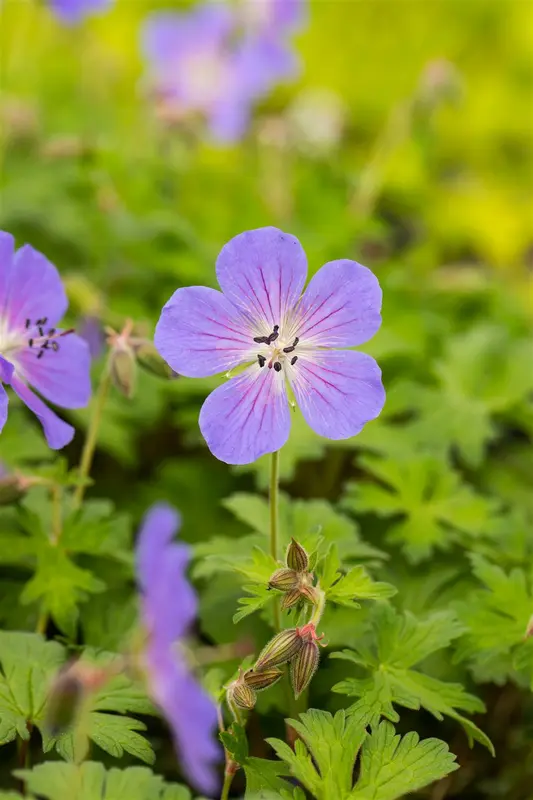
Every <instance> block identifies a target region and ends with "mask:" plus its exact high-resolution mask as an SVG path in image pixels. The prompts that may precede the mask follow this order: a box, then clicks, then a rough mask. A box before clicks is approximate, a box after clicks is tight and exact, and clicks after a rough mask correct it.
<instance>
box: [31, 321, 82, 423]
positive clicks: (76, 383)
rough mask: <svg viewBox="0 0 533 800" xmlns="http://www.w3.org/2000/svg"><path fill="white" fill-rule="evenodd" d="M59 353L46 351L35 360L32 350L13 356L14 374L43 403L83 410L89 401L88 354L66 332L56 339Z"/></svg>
mask: <svg viewBox="0 0 533 800" xmlns="http://www.w3.org/2000/svg"><path fill="white" fill-rule="evenodd" d="M58 344H59V350H58V351H57V352H55V351H53V350H46V351H45V352H44V355H43V357H42V358H37V353H38V351H37V350H36V349H35V348H30V347H25V348H24V349H23V350H19V351H18V352H17V354H16V366H17V373H18V374H20V375H21V376H22V377H23V378H24V380H25V381H27V382H28V383H31V385H32V386H33V387H34V388H35V389H37V391H38V392H39V393H40V394H42V395H43V397H44V398H46V400H49V401H50V402H51V403H54V404H55V405H58V406H62V407H63V408H84V407H85V406H86V405H88V403H89V400H90V399H91V375H90V368H91V355H90V353H89V346H88V344H87V342H86V341H84V340H83V339H82V338H81V337H80V336H76V334H73V333H70V334H68V336H64V337H60V338H59V339H58Z"/></svg>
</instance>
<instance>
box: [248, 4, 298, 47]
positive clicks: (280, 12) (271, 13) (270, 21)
mask: <svg viewBox="0 0 533 800" xmlns="http://www.w3.org/2000/svg"><path fill="white" fill-rule="evenodd" d="M306 11H307V2H306V0H243V1H242V4H241V14H242V17H243V21H244V25H245V26H246V28H247V29H248V30H249V31H250V32H251V33H255V34H259V35H261V36H271V37H276V38H277V37H279V36H280V35H283V34H285V33H293V32H294V31H296V30H298V29H299V28H301V27H302V25H303V23H304V21H305V18H306Z"/></svg>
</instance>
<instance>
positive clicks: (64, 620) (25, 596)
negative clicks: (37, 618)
mask: <svg viewBox="0 0 533 800" xmlns="http://www.w3.org/2000/svg"><path fill="white" fill-rule="evenodd" d="M104 589H105V584H104V583H102V581H100V580H98V578H96V577H95V576H94V575H93V573H92V572H90V571H89V570H87V569H82V568H81V567H78V566H77V565H76V564H75V563H74V562H73V561H72V560H71V559H70V558H69V557H68V555H67V554H66V552H65V551H64V549H63V546H62V545H57V546H54V545H52V544H50V543H48V542H47V543H45V544H44V545H43V546H42V547H41V548H40V549H39V551H38V553H37V567H36V571H35V574H34V575H33V578H31V579H30V580H29V581H28V583H27V584H26V586H25V587H24V590H23V591H22V594H21V596H20V601H21V603H24V604H29V603H35V602H40V603H41V610H42V611H44V612H47V613H49V614H50V615H51V616H52V619H53V620H54V622H55V623H56V624H57V626H58V627H59V628H60V629H61V630H62V631H64V632H65V633H66V634H68V635H69V636H70V637H72V638H74V637H75V635H76V623H77V621H78V605H79V603H80V602H83V601H85V600H87V598H88V595H89V594H92V593H94V592H102V591H103V590H104Z"/></svg>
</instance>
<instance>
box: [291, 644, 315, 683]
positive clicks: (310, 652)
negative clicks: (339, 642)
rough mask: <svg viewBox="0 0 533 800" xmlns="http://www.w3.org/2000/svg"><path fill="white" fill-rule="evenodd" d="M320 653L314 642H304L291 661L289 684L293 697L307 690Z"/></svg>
mask: <svg viewBox="0 0 533 800" xmlns="http://www.w3.org/2000/svg"><path fill="white" fill-rule="evenodd" d="M319 658H320V651H319V649H318V645H317V643H316V642H314V641H312V640H311V641H308V642H304V643H303V645H302V647H301V648H300V650H299V651H298V654H297V655H296V657H295V658H294V659H293V660H292V661H291V683H292V688H293V690H294V696H295V697H298V696H299V695H301V693H302V692H303V691H304V689H307V687H308V686H309V684H310V683H311V679H312V677H313V675H314V674H315V672H316V670H317V667H318V661H319Z"/></svg>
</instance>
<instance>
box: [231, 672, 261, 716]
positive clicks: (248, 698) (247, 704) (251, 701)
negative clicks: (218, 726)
mask: <svg viewBox="0 0 533 800" xmlns="http://www.w3.org/2000/svg"><path fill="white" fill-rule="evenodd" d="M228 699H229V700H230V701H231V702H233V703H235V705H236V706H238V707H239V708H244V709H246V710H247V711H251V709H252V708H253V707H254V706H255V703H256V701H257V697H256V694H255V692H254V690H253V689H251V688H250V686H248V685H247V684H246V683H244V681H243V680H241V679H239V680H237V681H234V682H233V683H232V684H231V686H230V687H229V688H228Z"/></svg>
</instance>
